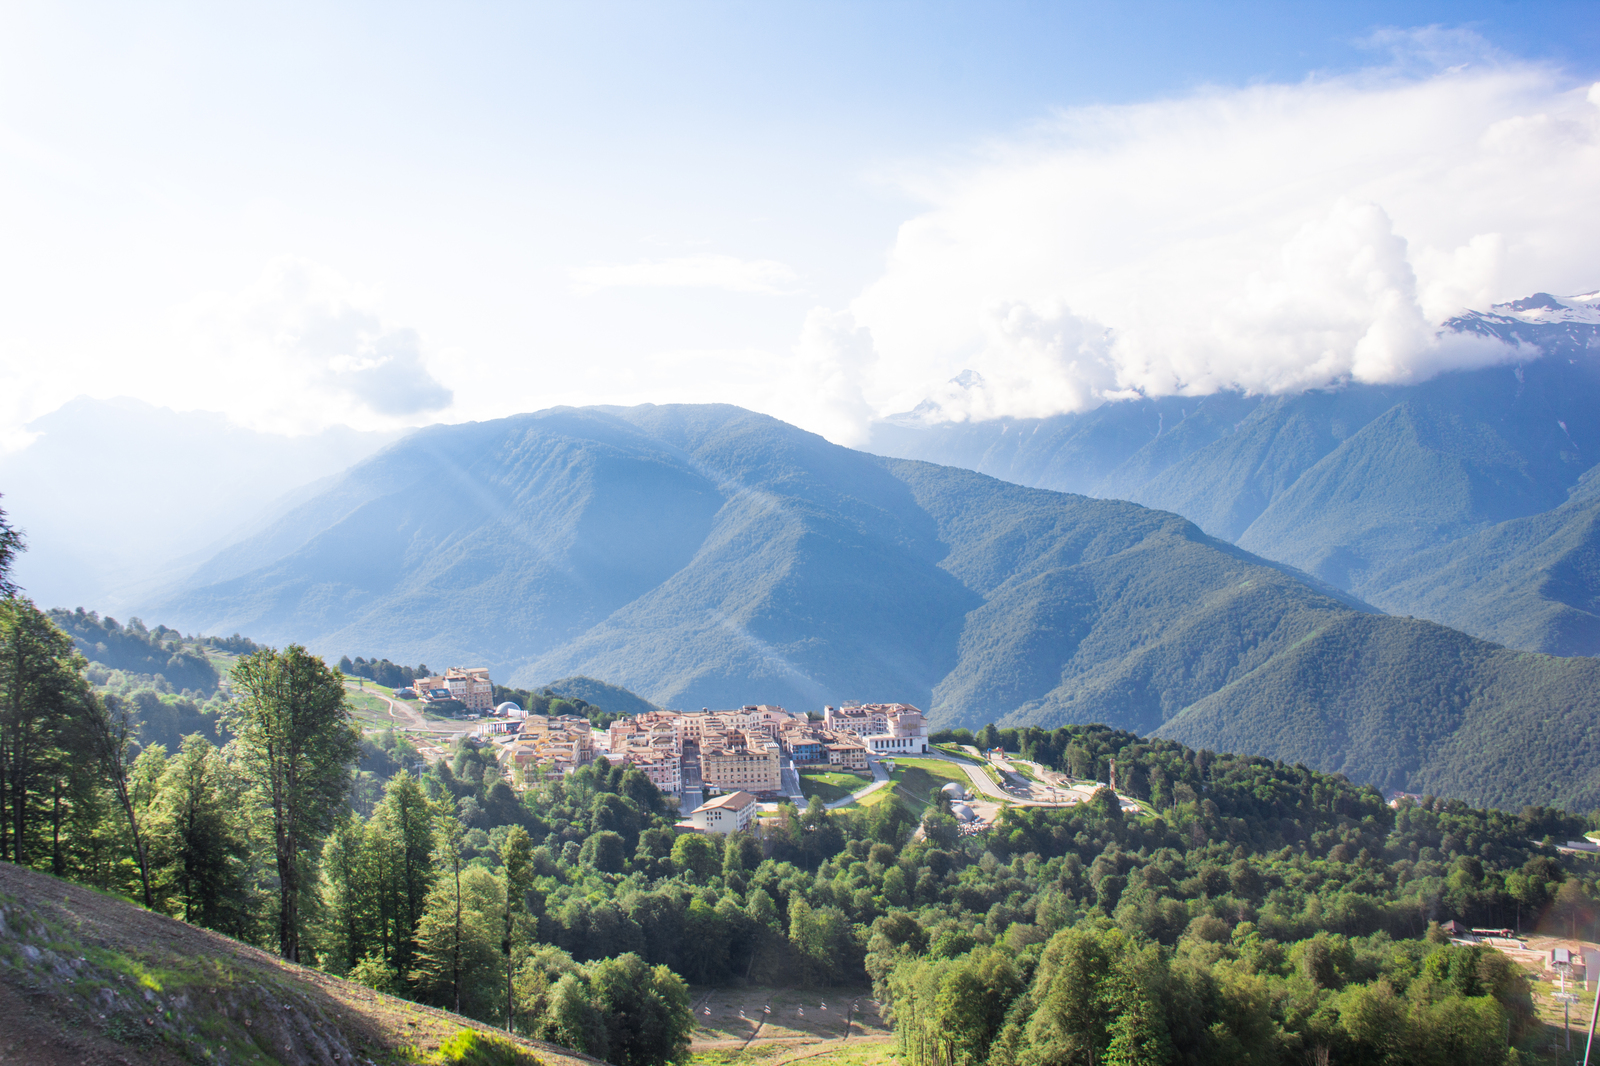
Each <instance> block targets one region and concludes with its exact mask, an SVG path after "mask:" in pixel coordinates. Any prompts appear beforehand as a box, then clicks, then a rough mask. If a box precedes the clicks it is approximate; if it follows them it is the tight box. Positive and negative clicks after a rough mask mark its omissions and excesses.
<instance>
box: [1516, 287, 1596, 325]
mask: <svg viewBox="0 0 1600 1066" xmlns="http://www.w3.org/2000/svg"><path fill="white" fill-rule="evenodd" d="M1489 313H1490V314H1493V315H1500V316H1501V317H1503V318H1514V319H1516V320H1517V321H1518V322H1527V323H1529V324H1530V325H1545V324H1548V323H1555V322H1586V323H1590V324H1600V289H1597V290H1595V291H1594V292H1586V293H1582V294H1580V295H1578V296H1568V297H1566V298H1564V299H1563V298H1558V297H1555V296H1551V295H1550V294H1549V293H1547V292H1536V293H1534V294H1533V295H1532V296H1525V297H1523V298H1522V299H1520V300H1512V301H1510V302H1509V303H1503V304H1495V305H1494V306H1493V307H1491V308H1489Z"/></svg>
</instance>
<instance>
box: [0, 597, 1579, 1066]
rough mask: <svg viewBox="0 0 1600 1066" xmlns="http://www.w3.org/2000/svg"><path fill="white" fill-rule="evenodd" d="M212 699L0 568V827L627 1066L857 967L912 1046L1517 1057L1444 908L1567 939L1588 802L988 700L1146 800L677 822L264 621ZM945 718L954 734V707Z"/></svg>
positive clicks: (1495, 998)
mask: <svg viewBox="0 0 1600 1066" xmlns="http://www.w3.org/2000/svg"><path fill="white" fill-rule="evenodd" d="M213 706H214V707H215V711H214V717H215V728H214V731H213V732H212V733H211V734H209V735H208V734H206V733H203V732H200V731H196V732H194V733H191V734H189V735H186V736H183V737H182V738H181V739H180V740H179V741H178V742H177V743H176V744H173V745H168V744H165V743H155V742H148V741H147V742H145V743H142V744H141V743H140V742H139V741H138V740H137V739H136V738H137V737H138V735H139V734H138V728H139V716H140V713H141V707H140V705H139V704H138V703H137V702H136V701H134V700H130V699H128V698H125V697H123V696H121V695H119V694H117V693H115V692H111V691H106V690H104V689H98V690H97V688H96V687H95V686H94V685H92V684H91V683H90V681H89V679H88V677H87V669H86V663H85V661H84V659H83V657H82V656H81V654H79V652H78V651H77V649H76V647H75V645H74V641H73V639H72V637H71V636H69V635H68V634H67V633H65V632H63V631H62V629H61V628H59V627H58V626H57V625H56V623H55V622H54V621H53V620H52V619H51V618H50V617H49V616H48V615H46V614H45V613H44V612H41V611H39V610H38V609H37V608H35V607H34V606H33V604H32V603H30V602H29V601H28V600H27V599H25V598H23V597H21V596H17V595H13V596H10V597H7V598H4V599H0V859H5V860H7V861H11V862H16V863H20V864H24V865H28V866H31V867H34V868H36V869H41V870H44V871H48V872H51V873H54V874H56V875H57V876H61V877H65V878H70V879H73V880H76V881H79V882H82V883H85V884H88V885H92V886H94V887H96V888H99V889H102V890H105V891H110V892H115V893H119V894H122V895H124V896H127V897H128V898H130V899H134V900H137V901H140V902H142V903H143V904H144V905H146V906H148V907H150V908H152V909H155V910H158V911H161V912H164V913H167V914H170V915H173V916H175V917H179V918H182V919H183V920H186V921H189V922H193V923H196V924H199V925H203V926H206V927H210V928H213V929H217V930H220V931H223V932H226V933H228V934H230V935H232V936H235V937H237V938H239V939H241V940H244V941H247V942H250V943H255V944H259V945H261V946H263V947H266V948H269V949H275V950H277V951H279V952H280V953H282V954H283V955H284V957H286V958H290V959H294V960H298V961H300V962H302V963H305V964H308V965H313V966H317V967H320V968H322V969H325V970H327V971H329V972H331V973H335V974H340V975H344V976H348V977H350V978H352V979H354V980H356V981H359V982H362V983H364V984H367V985H369V986H371V987H373V988H377V989H382V990H385V991H389V992H392V993H394V994H396V995H400V996H405V997H409V998H413V999H416V1000H418V1001H421V1002H426V1003H432V1004H435V1005H438V1006H442V1007H446V1008H449V1009H452V1010H456V1011H460V1012H462V1013H465V1014H469V1015H472V1016H474V1017H477V1018H481V1019H484V1020H487V1021H491V1022H494V1023H497V1024H502V1025H510V1026H512V1027H513V1028H515V1029H517V1030H519V1031H522V1032H525V1033H528V1034H530V1035H534V1036H539V1037H544V1038H547V1039H552V1040H555V1041H557V1042H560V1043H562V1044H565V1045H567V1046H570V1047H573V1048H576V1049H580V1050H585V1051H587V1052H589V1053H591V1054H594V1055H597V1056H600V1057H604V1058H607V1059H609V1060H610V1061H612V1062H615V1063H618V1064H620V1066H647V1064H657V1063H664V1062H669V1061H682V1060H683V1058H684V1057H685V1055H686V1052H687V1037H688V1033H689V1032H690V1030H691V1028H692V1025H693V1020H692V1016H691V1014H690V1010H689V1003H690V997H689V993H688V990H687V988H688V985H689V984H690V983H695V984H713V985H714V984H729V983H743V982H749V983H755V984H768V985H771V984H779V985H804V986H849V987H854V988H860V989H864V988H867V987H870V988H871V989H872V990H873V991H874V994H875V995H877V996H878V997H879V998H880V999H881V1000H882V1001H883V1003H884V1005H885V1009H886V1011H887V1014H888V1017H889V1018H890V1019H891V1020H892V1022H893V1024H894V1027H895V1030H896V1033H897V1035H898V1038H899V1041H900V1055H901V1058H902V1061H903V1062H907V1063H915V1064H917V1066H979V1064H988V1066H1035V1064H1037V1066H1044V1064H1047V1063H1052V1064H1053V1063H1060V1064H1063V1066H1065V1064H1068V1063H1090V1062H1107V1063H1184V1064H1189V1063H1194V1064H1201V1063H1228V1064H1230V1066H1233V1064H1237V1063H1278V1062H1282V1063H1291V1062H1292V1063H1298V1062H1304V1061H1313V1062H1317V1061H1334V1062H1416V1063H1427V1062H1441V1063H1442V1062H1463V1061H1470V1062H1484V1063H1494V1062H1505V1061H1512V1060H1514V1059H1515V1058H1516V1056H1517V1054H1518V1052H1517V1051H1516V1048H1517V1047H1518V1045H1522V1046H1523V1047H1524V1048H1526V1047H1529V1046H1530V1045H1531V1042H1533V1041H1535V1040H1536V1039H1537V1034H1536V1030H1537V1029H1538V1023H1537V1022H1536V1019H1535V1017H1534V1014H1533V1011H1532V1005H1531V999H1530V994H1529V988H1528V985H1527V983H1526V981H1525V980H1524V978H1523V977H1522V976H1521V974H1520V971H1518V970H1517V969H1516V968H1515V967H1514V966H1513V965H1511V964H1510V963H1509V962H1508V961H1507V960H1506V958H1505V957H1504V956H1501V955H1499V954H1497V953H1495V952H1492V951H1488V950H1486V949H1481V948H1477V947H1460V946H1454V945H1450V944H1448V943H1445V942H1444V938H1443V937H1442V936H1441V935H1440V934H1439V932H1438V927H1437V923H1439V922H1442V921H1444V920H1446V919H1449V918H1456V919H1459V920H1461V921H1463V922H1466V923H1468V924H1475V925H1481V924H1491V925H1507V926H1513V927H1518V926H1520V927H1523V928H1532V927H1533V926H1534V925H1535V924H1537V923H1541V922H1542V923H1544V924H1545V925H1546V926H1547V927H1550V928H1553V929H1558V930H1560V931H1563V932H1565V933H1570V934H1588V933H1589V932H1590V931H1591V930H1592V927H1593V924H1594V919H1595V902H1594V901H1595V898H1596V893H1597V888H1596V884H1595V877H1596V871H1595V869H1594V868H1593V867H1592V866H1591V865H1589V863H1588V862H1587V861H1586V860H1583V859H1571V858H1564V857H1562V856H1560V855H1559V854H1558V853H1557V852H1556V851H1555V849H1554V848H1552V847H1550V846H1548V842H1551V841H1558V840H1561V839H1563V838H1565V837H1567V836H1571V835H1574V834H1576V833H1579V832H1581V831H1582V830H1583V828H1584V821H1583V820H1582V819H1580V818H1577V817H1574V816H1572V815H1569V814H1567V813H1564V812H1562V811H1558V810H1552V809H1536V808H1529V809H1525V810H1523V811H1522V812H1521V813H1520V814H1510V813H1506V812H1502V811H1498V810H1481V809H1474V808H1471V807H1469V806H1468V805H1466V804H1465V803H1462V802H1459V801H1442V800H1437V799H1434V798H1432V797H1426V798H1424V799H1423V800H1422V802H1420V803H1411V802H1406V803H1404V804H1402V805H1401V806H1400V807H1399V808H1398V809H1395V808H1391V807H1389V806H1388V805H1386V804H1385V803H1384V802H1383V800H1382V798H1381V797H1380V795H1379V794H1378V793H1377V792H1376V791H1375V790H1373V789H1372V788H1370V787H1363V786H1357V785H1355V784H1353V783H1351V782H1349V781H1347V780H1346V779H1344V778H1342V777H1340V776H1337V775H1328V774H1322V773H1318V772H1315V771H1312V770H1309V769H1306V768H1305V767H1302V766H1291V765H1286V764H1283V763H1281V762H1274V761H1272V760H1269V759H1264V758H1259V757H1247V756H1233V755H1222V754H1215V753H1212V752H1209V751H1196V750H1193V749H1190V748H1187V747H1184V746H1183V745H1181V744H1178V743H1176V742H1174V741H1170V740H1165V739H1159V738H1148V737H1140V736H1138V735H1136V734H1132V733H1128V732H1124V731H1119V730H1114V729H1110V728H1107V727H1104V726H1066V727H1062V728H1058V729H1054V730H1049V731H1046V730H1043V729H1038V728H1028V729H1021V730H1001V729H997V728H995V727H993V726H990V727H986V728H985V729H984V730H982V731H980V733H979V734H978V735H977V736H975V737H971V739H973V740H975V741H978V742H981V743H985V744H990V745H996V744H997V745H1002V746H1005V747H1007V748H1008V749H1011V750H1016V751H1019V752H1021V753H1024V754H1026V755H1029V756H1031V757H1033V758H1036V759H1038V760H1039V761H1041V762H1043V763H1046V764H1048V765H1053V766H1057V767H1060V768H1062V769H1066V770H1070V771H1071V772H1073V773H1075V774H1080V775H1083V776H1098V775H1099V774H1100V773H1101V772H1102V771H1108V770H1109V768H1110V767H1112V766H1114V767H1115V768H1116V773H1117V780H1118V783H1119V787H1120V788H1122V789H1123V790H1124V791H1125V792H1127V793H1129V794H1132V795H1133V796H1136V797H1138V798H1140V799H1141V800H1143V801H1144V807H1145V810H1144V811H1143V812H1141V813H1137V814H1133V813H1125V812H1124V811H1123V810H1122V808H1121V806H1120V804H1119V803H1118V802H1117V800H1116V798H1115V797H1114V796H1113V795H1112V794H1111V793H1110V792H1109V791H1105V790H1102V791H1101V792H1100V793H1098V794H1097V795H1096V796H1095V798H1094V800H1093V801H1091V802H1089V803H1086V804H1083V805H1080V806H1078V807H1075V808H1064V809H1055V808H1051V809H1046V808H1020V807H1010V808H1007V809H1005V810H1004V811H1003V812H1002V815H1001V817H1000V819H999V821H998V823H997V824H996V826H995V827H994V828H993V829H991V830H989V831H987V832H984V833H981V834H977V835H964V834H962V833H960V832H959V831H958V826H957V823H956V820H955V819H954V817H953V816H952V815H951V814H950V813H949V811H948V809H947V808H946V806H945V805H944V801H943V800H942V799H941V798H940V797H939V796H937V795H935V796H930V797H929V798H928V799H927V801H925V802H910V801H906V802H890V803H882V804H878V805H876V806H873V807H871V808H868V809H865V810H860V811H848V810H847V811H840V812H829V811H827V810H826V809H824V808H823V806H822V805H821V803H820V802H819V801H816V800H813V801H812V803H811V804H810V805H809V806H808V807H807V808H806V809H804V810H800V809H796V808H794V807H790V806H784V807H781V808H779V810H778V813H777V814H776V816H775V817H773V818H770V819H765V820H763V822H762V823H761V824H760V826H759V831H758V832H755V833H748V832H746V833H739V834H734V835H732V836H729V837H726V838H722V837H718V836H703V835H698V834H680V833H677V832H675V831H674V829H673V822H674V821H675V820H676V818H677V817H678V815H677V809H676V807H675V805H674V804H673V803H672V802H671V801H670V800H669V799H668V798H666V797H663V796H662V795H661V794H659V793H658V792H657V791H656V789H655V788H654V787H653V786H652V785H651V784H650V782H649V781H648V780H647V779H646V778H645V777H644V776H643V775H642V774H640V773H639V772H638V771H637V770H633V769H631V768H624V767H608V766H606V765H605V764H597V765H594V766H588V767H584V768H581V769H579V770H577V771H576V772H573V773H571V774H569V775H566V776H546V777H537V778H536V779H535V780H534V782H533V784H532V786H531V787H529V788H528V789H527V790H526V791H523V792H520V793H519V792H518V791H517V790H516V789H514V788H513V786H512V783H511V782H510V781H508V780H507V779H506V777H505V775H504V774H503V773H502V772H501V770H500V768H499V767H498V766H497V765H496V763H495V762H494V760H493V758H492V756H491V752H490V750H489V749H487V748H486V747H484V746H480V745H478V744H476V743H474V742H472V741H470V740H467V741H463V742H462V743H460V744H458V745H457V747H456V748H455V750H454V751H453V752H452V753H451V755H450V757H449V758H447V759H441V760H438V761H436V762H434V763H433V764H432V765H420V766H419V765H418V760H417V758H416V749H415V748H413V747H412V746H411V745H410V744H409V743H408V742H407V741H406V740H405V738H404V737H403V736H401V735H397V734H395V733H393V732H379V733H373V734H370V735H368V736H365V737H363V736H361V735H360V734H359V733H358V731H357V729H356V727H355V725H354V722H353V719H352V718H351V716H350V714H349V712H348V709H347V707H346V705H345V689H344V685H343V680H342V678H341V676H340V674H339V672H338V671H337V670H333V669H330V668H328V667H327V666H326V665H325V664H323V663H322V662H321V661H320V660H317V659H315V658H314V657H312V656H310V655H308V654H306V653H305V652H304V650H303V649H301V648H298V647H293V646H291V647H289V648H286V649H284V650H282V651H275V650H273V649H269V648H257V649H256V650H254V651H253V652H251V653H250V654H249V655H246V656H244V657H243V658H241V659H240V660H239V661H238V663H237V664H236V665H235V666H234V667H233V669H232V670H231V671H230V677H229V684H228V685H227V687H226V691H224V692H222V693H221V694H219V695H218V696H217V697H215V703H214V704H213ZM953 739H966V738H965V737H962V736H960V735H956V736H955V737H953Z"/></svg>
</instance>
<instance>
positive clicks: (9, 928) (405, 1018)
mask: <svg viewBox="0 0 1600 1066" xmlns="http://www.w3.org/2000/svg"><path fill="white" fill-rule="evenodd" d="M595 1061H596V1060H593V1059H589V1058H586V1057H584V1056H578V1055H574V1054H573V1053H572V1052H570V1051H567V1050H566V1049H564V1048H558V1047H555V1046H554V1045H550V1044H543V1043H539V1042H537V1041H531V1040H523V1039H515V1040H513V1039H510V1038H507V1037H506V1036H505V1035H504V1034H503V1033H499V1032H497V1031H496V1030H493V1029H490V1028H489V1027H488V1026H485V1025H481V1024H480V1023H477V1022H474V1021H471V1020H469V1019H466V1018H462V1017H460V1016H458V1015H454V1014H450V1013H448V1012H446V1011H440V1010H435V1009H433V1008H431V1007H423V1006H419V1005H417V1004H415V1003H409V1002H406V1001H405V1000H400V999H395V998H394V997H392V996H386V995H382V994H380V993H377V992H373V991H371V990H370V989H367V988H365V987H363V986H361V985H357V984H354V983H352V982H349V981H344V980H341V979H339V978H337V977H330V976H329V975H327V974H323V973H318V972H317V971H315V970H310V969H306V968H305V967H301V966H295V965H293V964H290V963H286V962H283V961H282V960H280V959H278V958H275V957H274V956H272V955H270V954H268V953H266V952H263V951H260V950H257V949H256V948H252V947H249V946H247V945H244V944H241V943H239V942H238V941H236V940H231V939H229V938H228V937H225V936H222V935H220V934H217V933H212V932H209V931H207V930H204V929H197V928H195V927H194V926H191V925H187V924H185V923H183V922H179V921H175V920H173V919H171V918H165V917H162V916H161V915H157V914H153V913H151V912H149V911H146V910H143V909H142V908H139V907H136V906H133V905H131V904H129V903H127V902H125V901H123V900H121V899H118V898H116V897H113V896H108V895H105V894H102V893H99V892H96V891H94V890H92V889H87V888H83V887H81V886H78V885H74V884H70V883H68V882H65V881H61V880H58V879H56V878H54V877H50V876H48V875H45V874H40V873H35V872H34V871H31V870H26V869H22V868H20V867H17V866H13V865H12V864H10V863H4V862H0V1064H3V1066H13V1064H15V1066H112V1064H116V1066H122V1064H135V1063H137V1064H143V1063H157V1064H168V1063H171V1064H176V1063H206V1064H216V1066H235V1064H237V1066H246V1064H248V1066H257V1064H259V1066H274V1064H276V1066H312V1064H315V1066H352V1064H365V1063H372V1064H376V1066H381V1064H401V1063H407V1064H412V1063H414V1064H424V1063H426V1064H440V1066H458V1064H459V1066H535V1064H539V1066H593V1064H594V1063H595Z"/></svg>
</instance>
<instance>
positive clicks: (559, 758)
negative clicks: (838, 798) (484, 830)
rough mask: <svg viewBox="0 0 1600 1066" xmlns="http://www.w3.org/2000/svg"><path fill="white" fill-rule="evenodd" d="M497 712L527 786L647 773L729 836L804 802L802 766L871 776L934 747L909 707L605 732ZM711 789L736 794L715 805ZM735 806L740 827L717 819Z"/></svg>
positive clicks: (506, 708)
mask: <svg viewBox="0 0 1600 1066" xmlns="http://www.w3.org/2000/svg"><path fill="white" fill-rule="evenodd" d="M463 673H465V671H463ZM484 676H485V677H486V676H487V675H486V674H485V675H484ZM495 710H496V714H497V715H498V716H503V717H504V720H503V721H496V722H492V723H489V724H488V725H487V726H486V727H485V728H484V730H483V732H484V734H486V735H487V736H489V737H491V738H492V739H493V741H494V742H495V743H496V746H497V748H498V751H497V759H498V761H499V763H500V765H501V766H502V767H503V768H504V769H505V770H506V773H507V776H508V777H510V778H511V780H513V781H514V782H517V783H518V784H519V787H522V788H526V787H527V786H528V783H529V781H530V780H531V775H533V774H536V773H539V772H541V770H542V772H543V773H546V774H552V773H553V774H562V773H569V772H571V771H572V770H574V769H576V768H577V767H580V766H584V765H587V764H589V763H592V762H594V761H596V760H598V759H604V760H606V761H607V762H609V763H610V764H611V765H613V766H616V765H625V766H634V767H637V768H638V769H639V770H640V771H641V772H642V773H644V775H645V776H646V777H648V778H649V779H650V782H651V783H652V784H654V785H655V786H656V787H657V788H658V789H660V790H661V791H662V792H664V793H667V794H669V795H672V796H676V797H678V798H679V800H680V803H681V805H682V809H683V811H684V813H685V814H686V815H687V816H688V825H686V826H685V827H686V828H688V827H689V826H692V827H694V828H698V829H707V828H712V829H715V830H718V831H721V832H732V831H734V830H736V829H741V828H744V826H745V825H747V824H748V822H749V820H750V818H751V816H752V814H753V811H754V808H755V804H756V803H757V802H758V801H762V800H770V801H777V800H789V801H791V802H794V803H796V804H798V805H801V806H803V805H804V804H805V802H806V800H805V797H804V795H803V794H802V792H801V788H800V776H799V773H800V769H801V768H804V767H819V768H820V767H826V768H828V769H830V770H836V771H842V772H847V773H853V774H859V775H861V776H862V777H863V778H865V779H868V780H870V779H871V777H872V770H871V762H872V761H873V760H877V759H881V758H885V757H893V756H895V755H909V754H922V753H926V752H927V751H928V726H927V719H926V717H925V716H924V715H923V713H922V712H921V711H920V710H918V709H917V708H916V707H913V706H911V705H910V704H906V703H872V704H858V703H848V704H844V705H842V706H838V707H833V706H829V707H824V708H823V711H822V714H821V716H820V717H816V716H813V715H809V714H803V713H795V712H791V711H787V710H785V709H784V708H782V707H776V706H772V705H767V704H751V705H747V706H744V707H739V708H736V709H733V710H719V711H712V710H710V709H702V710H700V711H699V712H696V713H685V712H682V711H670V710H668V711H650V712H647V713H645V714H640V715H636V716H633V717H630V718H623V719H619V720H618V721H615V722H613V723H611V725H610V727H609V728H608V729H606V730H604V731H601V730H597V729H595V728H594V727H593V725H592V724H591V723H590V722H589V720H588V719H586V718H583V717H581V716H578V715H570V714H569V715H554V716H547V715H540V714H527V713H524V712H523V711H522V709H521V708H520V707H517V706H516V705H515V704H511V703H507V704H502V705H501V706H500V707H498V708H496V709H495ZM708 793H722V794H732V795H731V796H730V795H723V796H722V797H721V798H720V799H717V800H713V801H711V802H710V803H707V802H705V797H706V795H707V794H708ZM730 802H731V803H732V804H734V805H735V808H736V809H737V812H738V815H739V817H738V818H737V819H736V820H735V821H726V820H719V819H720V818H721V816H720V815H715V816H713V815H711V812H713V811H718V812H720V811H725V810H728V809H729V806H728V805H729V803H730ZM708 817H710V819H711V822H712V823H713V824H711V825H709V826H708V824H707V818H708ZM735 823H736V824H735Z"/></svg>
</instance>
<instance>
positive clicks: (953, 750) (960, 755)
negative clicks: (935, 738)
mask: <svg viewBox="0 0 1600 1066" xmlns="http://www.w3.org/2000/svg"><path fill="white" fill-rule="evenodd" d="M934 748H935V749H937V750H938V751H942V752H944V753H945V754H946V755H948V756H950V757H951V758H952V759H960V760H961V761H962V762H969V763H977V764H978V765H980V766H981V765H982V764H983V760H982V759H980V758H978V757H977V756H975V755H973V754H972V753H971V752H969V751H968V750H967V749H966V748H964V747H962V746H961V745H960V744H935V745H934Z"/></svg>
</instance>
